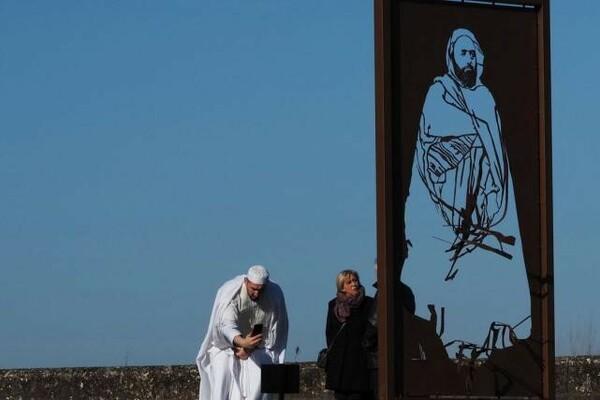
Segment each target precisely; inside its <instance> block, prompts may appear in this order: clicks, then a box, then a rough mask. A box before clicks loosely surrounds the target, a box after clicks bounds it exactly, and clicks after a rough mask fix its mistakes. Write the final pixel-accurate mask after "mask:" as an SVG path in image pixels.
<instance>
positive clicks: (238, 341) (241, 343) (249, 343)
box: [233, 333, 262, 350]
mask: <svg viewBox="0 0 600 400" xmlns="http://www.w3.org/2000/svg"><path fill="white" fill-rule="evenodd" d="M261 340H262V333H259V334H258V335H254V336H252V334H248V336H246V337H243V336H242V335H237V336H236V337H235V338H234V339H233V344H234V345H235V346H237V347H243V348H244V349H246V350H248V349H250V350H251V349H254V348H255V347H256V346H258V345H259V344H260V342H261Z"/></svg>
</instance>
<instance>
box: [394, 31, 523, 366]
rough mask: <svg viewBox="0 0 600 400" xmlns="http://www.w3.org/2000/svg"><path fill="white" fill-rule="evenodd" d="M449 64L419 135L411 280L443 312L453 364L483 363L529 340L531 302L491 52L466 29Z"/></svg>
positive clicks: (407, 267) (455, 40) (431, 91)
mask: <svg viewBox="0 0 600 400" xmlns="http://www.w3.org/2000/svg"><path fill="white" fill-rule="evenodd" d="M445 60H446V73H445V74H443V75H441V76H437V77H435V78H434V79H433V82H432V83H431V85H430V86H429V88H428V89H427V95H426V97H425V101H424V103H423V107H422V112H421V115H420V121H419V125H418V133H417V138H416V145H415V153H414V160H413V171H412V179H411V183H410V190H409V193H408V198H407V202H406V209H405V220H406V239H407V243H408V256H407V259H406V261H405V264H404V270H403V276H404V279H405V281H406V282H407V283H408V284H409V285H411V287H412V288H413V290H414V291H415V294H416V296H417V298H418V299H419V303H420V304H421V310H422V312H421V313H420V315H421V316H422V317H423V318H426V317H427V315H428V313H431V305H433V306H434V307H435V308H437V309H438V310H440V309H441V311H442V313H441V315H442V316H443V318H442V319H441V321H440V322H441V323H443V329H439V327H438V335H439V336H440V338H441V340H442V341H443V343H444V346H445V347H446V349H447V351H448V354H449V356H450V357H452V358H457V359H459V360H460V359H465V358H473V359H477V358H479V357H480V356H481V357H482V358H485V357H487V356H489V355H490V352H491V351H492V350H493V349H497V348H506V347H510V346H512V345H513V344H514V343H515V341H516V339H523V338H526V337H528V336H529V334H530V313H531V310H530V294H529V287H528V284H527V277H526V268H525V264H524V260H523V254H522V249H521V243H520V234H519V224H518V217H517V212H516V207H515V201H514V192H513V184H512V178H511V173H510V168H509V161H508V157H507V150H506V146H505V143H504V138H503V134H502V124H501V111H502V110H499V109H498V107H497V105H496V102H495V99H494V96H493V94H492V92H491V91H490V89H489V88H488V87H487V86H486V85H485V83H484V81H483V78H482V77H483V72H484V60H485V55H484V51H483V50H482V47H481V45H480V43H479V42H478V40H477V38H476V37H475V35H474V34H473V33H472V32H471V31H470V30H468V29H465V28H458V29H455V30H454V31H453V32H452V34H451V36H450V38H449V40H448V43H447V47H446V54H445ZM428 305H429V306H430V307H429V308H427V309H426V308H425V307H427V306H428ZM424 353H425V355H424V356H426V353H427V349H426V347H425V348H424Z"/></svg>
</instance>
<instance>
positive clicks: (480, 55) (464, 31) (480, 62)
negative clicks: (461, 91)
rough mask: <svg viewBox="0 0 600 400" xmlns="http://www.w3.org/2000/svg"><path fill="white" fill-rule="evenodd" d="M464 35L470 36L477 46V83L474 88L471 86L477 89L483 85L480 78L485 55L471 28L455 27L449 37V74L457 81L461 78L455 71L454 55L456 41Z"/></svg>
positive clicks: (447, 60)
mask: <svg viewBox="0 0 600 400" xmlns="http://www.w3.org/2000/svg"><path fill="white" fill-rule="evenodd" d="M463 36H465V37H467V38H469V39H470V40H471V42H473V45H474V46H475V51H476V52H477V78H476V80H475V85H474V86H473V87H472V88H469V89H475V88H476V87H477V86H479V85H481V80H480V78H481V75H482V74H483V58H484V56H483V51H481V46H480V45H479V42H478V41H477V39H476V38H475V35H473V33H472V32H471V31H470V30H468V29H465V28H458V29H455V30H454V32H452V35H451V36H450V39H448V45H447V46H446V67H448V74H449V75H450V76H452V79H454V80H455V81H456V82H460V79H458V77H457V76H456V73H455V72H454V66H453V65H452V57H453V54H454V45H455V44H456V41H457V40H458V39H460V38H461V37H463Z"/></svg>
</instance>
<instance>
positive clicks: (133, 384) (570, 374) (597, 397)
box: [0, 357, 600, 400]
mask: <svg viewBox="0 0 600 400" xmlns="http://www.w3.org/2000/svg"><path fill="white" fill-rule="evenodd" d="M199 382H200V380H199V377H198V372H197V370H196V367H195V366H193V365H182V366H164V367H105V368H56V369H13V370H0V400H17V399H20V400H46V399H61V400H62V399H72V400H79V399H81V400H83V399H86V400H88V399H90V400H92V399H95V400H125V399H127V400H135V399H139V400H142V399H153V400H158V399H162V400H171V399H172V400H187V399H190V400H191V399H197V395H198V385H199ZM323 385H324V376H323V372H322V371H321V370H320V369H318V368H317V367H316V366H315V365H314V364H312V363H302V364H301V365H300V393H299V394H287V395H286V396H285V398H286V399H290V400H309V399H311V400H313V399H315V400H316V399H323V400H325V399H326V400H331V399H332V398H333V397H332V396H331V393H329V392H327V391H325V390H324V388H323ZM556 395H557V398H559V399H561V400H566V399H582V400H583V399H586V400H600V357H569V358H559V359H557V362H556Z"/></svg>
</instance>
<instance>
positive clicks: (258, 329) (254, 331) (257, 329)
mask: <svg viewBox="0 0 600 400" xmlns="http://www.w3.org/2000/svg"><path fill="white" fill-rule="evenodd" d="M262 330H263V324H255V325H254V328H252V334H251V336H256V335H258V334H261V333H262Z"/></svg>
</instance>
